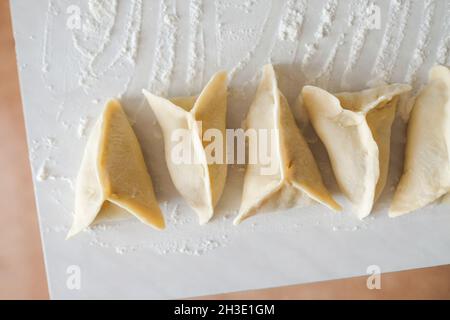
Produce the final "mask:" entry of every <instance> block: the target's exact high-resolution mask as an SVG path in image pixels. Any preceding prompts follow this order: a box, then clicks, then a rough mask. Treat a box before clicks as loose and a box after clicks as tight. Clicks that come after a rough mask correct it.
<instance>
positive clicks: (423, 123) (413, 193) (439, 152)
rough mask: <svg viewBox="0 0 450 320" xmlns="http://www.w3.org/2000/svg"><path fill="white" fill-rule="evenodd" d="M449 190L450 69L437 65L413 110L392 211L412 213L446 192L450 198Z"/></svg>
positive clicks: (398, 214) (390, 213)
mask: <svg viewBox="0 0 450 320" xmlns="http://www.w3.org/2000/svg"><path fill="white" fill-rule="evenodd" d="M449 192H450V70H449V69H448V68H446V67H443V66H435V67H433V68H432V69H431V71H430V75H429V83H428V84H427V85H426V86H425V88H424V89H423V90H422V91H421V93H420V94H419V96H418V97H417V100H416V102H415V104H414V107H413V109H412V111H411V116H410V119H409V122H408V129H407V140H406V150H405V164H404V168H403V175H402V177H401V178H400V182H399V184H398V187H397V190H396V192H395V195H394V199H393V202H392V205H391V208H390V212H389V215H390V216H391V217H396V216H400V215H403V214H406V213H409V212H411V211H414V210H417V209H420V208H422V207H424V206H426V205H428V204H430V203H431V202H433V201H435V200H438V199H439V198H441V197H443V196H444V199H443V200H444V202H445V201H446V199H447V201H448V198H449V195H448V194H449ZM445 195H447V196H446V197H445Z"/></svg>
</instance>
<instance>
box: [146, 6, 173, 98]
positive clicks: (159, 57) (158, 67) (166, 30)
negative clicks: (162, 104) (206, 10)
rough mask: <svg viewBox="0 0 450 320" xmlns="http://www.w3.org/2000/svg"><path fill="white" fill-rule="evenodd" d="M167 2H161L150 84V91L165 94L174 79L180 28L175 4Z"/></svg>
mask: <svg viewBox="0 0 450 320" xmlns="http://www.w3.org/2000/svg"><path fill="white" fill-rule="evenodd" d="M167 2H168V1H167V0H162V1H161V4H160V14H159V22H158V26H159V33H158V39H157V43H156V49H155V50H156V51H155V56H154V58H153V67H152V73H151V77H150V84H149V89H150V92H152V93H154V94H158V95H163V96H165V95H167V93H168V91H169V87H170V81H171V79H172V72H173V68H174V65H175V45H176V40H177V39H176V33H177V29H178V17H177V15H176V11H175V6H174V5H173V6H170V7H169V6H168V4H167Z"/></svg>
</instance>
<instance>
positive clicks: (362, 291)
mask: <svg viewBox="0 0 450 320" xmlns="http://www.w3.org/2000/svg"><path fill="white" fill-rule="evenodd" d="M3 12H4V11H3ZM3 21H4V20H3ZM2 30H3V29H2ZM5 34H6V33H5ZM16 36H17V34H16ZM2 50H4V49H3V48H2ZM5 54H7V51H6V50H5ZM10 54H11V53H10ZM20 65H21V64H20V61H19V66H20ZM2 67H6V64H5V66H4V65H2ZM9 67H10V69H9V72H10V73H14V70H13V68H11V64H9ZM5 74H6V73H5ZM2 89H3V88H2ZM13 92H14V91H13ZM15 92H17V89H16V91H15ZM16 100H17V98H16ZM17 104H18V101H17ZM17 104H16V106H17ZM5 105H8V106H10V107H9V108H8V110H14V108H13V107H11V101H8V104H5ZM2 106H3V104H2ZM5 110H6V109H5ZM2 111H3V110H2ZM5 112H6V111H5ZM15 112H17V108H16V111H15ZM15 128H17V126H16V127H15ZM19 128H20V127H19ZM2 133H3V132H2ZM22 134H23V133H22ZM19 137H20V136H19ZM22 139H23V136H22ZM4 140H5V139H4ZM11 140H13V139H11ZM18 140H20V138H19V139H18ZM17 145H20V143H15V144H14V146H15V147H16V148H17ZM22 146H23V140H22ZM5 148H7V147H5ZM22 151H23V149H22ZM8 154H9V153H8ZM22 158H23V154H22ZM2 160H3V159H2ZM10 165H11V164H10ZM14 165H15V168H21V170H20V171H21V172H22V174H23V172H24V171H26V170H23V168H24V167H26V166H25V165H24V164H23V163H22V166H20V163H19V162H17V161H14ZM37 169H39V168H35V172H36V171H38V170H37ZM16 170H17V169H16ZM8 172H14V171H13V170H8ZM10 176H11V175H10ZM14 177H16V176H14ZM28 178H29V177H28ZM14 180H18V179H17V178H16V179H14ZM15 183H17V181H15ZM9 188H11V186H9ZM24 189H26V188H24ZM28 190H30V187H29V186H28ZM2 194H6V192H5V193H2ZM14 196H15V197H17V194H15V195H14ZM4 199H6V197H5V198H4ZM24 203H28V204H30V201H28V202H25V201H24ZM16 210H17V211H21V212H23V211H28V210H24V209H16ZM4 211H11V209H8V210H4ZM437 217H438V218H436V217H435V219H434V221H435V222H436V221H437V222H442V220H440V219H441V218H442V217H440V216H439V215H437ZM436 219H437V220H436ZM442 219H445V217H444V218H442ZM27 221H28V220H27ZM421 221H422V220H420V218H419V223H421ZM413 222H414V220H409V224H411V223H413ZM41 224H42V221H41ZM32 226H33V225H32V224H31V227H30V229H32ZM56 226H57V225H56ZM42 227H43V226H42V225H41V228H42ZM44 227H45V226H44ZM48 227H51V225H50V226H47V228H48ZM326 227H327V228H328V229H329V227H330V225H327V226H326ZM316 229H320V227H319V228H315V229H314V232H317V230H316ZM328 229H326V230H325V231H324V232H327V231H330V230H328ZM23 230H24V229H21V232H23ZM34 230H35V229H34ZM369 230H370V229H369ZM52 231H54V230H52ZM52 231H49V232H48V233H47V235H46V234H45V233H44V239H45V237H47V238H50V235H53V236H54V238H56V240H55V239H52V241H53V243H57V242H56V241H61V239H60V238H62V236H61V234H60V233H61V232H58V231H56V232H52ZM344 231H345V230H344ZM35 232H36V230H35ZM256 232H258V230H256ZM319 232H320V231H319ZM262 233H264V232H262ZM306 233H308V232H306ZM369 233H370V231H369ZM55 234H56V236H55ZM419 234H420V231H419ZM420 235H423V238H422V239H424V241H425V242H426V241H427V238H426V233H425V232H423V233H422V234H420ZM347 236H348V235H347ZM30 237H31V238H32V235H30ZM446 241H447V240H446ZM444 244H447V248H448V243H444ZM34 246H35V247H36V246H37V242H36V241H34ZM94 248H96V247H94ZM444 248H445V246H444ZM35 249H36V248H35ZM97 249H98V248H97ZM97 249H95V250H97ZM30 250H31V249H30ZM36 251H37V250H36ZM36 251H35V252H36ZM100 251H102V252H103V253H102V254H104V253H105V252H107V253H108V252H109V251H108V248H100ZM96 254H98V252H96ZM108 254H109V253H108ZM132 255H133V254H132ZM125 256H126V257H127V256H128V257H129V255H125ZM425 256H426V253H425ZM410 257H411V256H410ZM66 258H67V256H66ZM425 258H429V257H425ZM444 258H445V257H444ZM121 259H122V258H121ZM127 259H129V258H127ZM134 259H136V257H134ZM196 259H197V258H196ZM425 260H427V259H424V260H421V262H419V263H417V262H413V263H411V261H407V262H409V264H410V265H412V267H417V266H420V264H423V265H427V264H428V263H427V262H425ZM11 261H14V260H11ZM33 261H35V260H33ZM38 261H39V260H38ZM435 261H439V260H435ZM447 262H448V260H447ZM47 263H51V261H50V262H49V260H47ZM194 263H196V262H194ZM433 263H434V262H431V264H433ZM442 263H445V260H443V262H442ZM34 264H37V263H34ZM363 264H364V263H363ZM428 265H429V264H428ZM41 266H42V264H41ZM394 269H395V267H394ZM382 270H383V271H384V270H386V271H390V268H389V267H388V268H384V269H382ZM41 271H42V270H41ZM364 271H365V270H363V271H361V272H359V273H360V274H362V273H364ZM16 272H18V271H16ZM421 272H422V273H421ZM403 274H404V275H405V276H404V279H410V278H411V277H413V279H416V278H417V277H416V275H418V274H420V275H423V274H429V276H428V280H430V279H442V277H445V276H447V277H448V269H446V268H441V269H436V268H433V269H432V270H428V271H412V272H409V273H403ZM407 274H408V275H407ZM2 275H3V273H2ZM34 275H35V274H34ZM341 276H345V275H341ZM38 278H39V277H36V279H38ZM396 278H397V280H395V279H396ZM419 278H420V277H419ZM425 278H427V276H424V278H423V279H425ZM385 279H386V280H389V282H387V283H396V284H397V285H398V284H402V281H401V280H400V279H402V276H400V275H395V274H390V275H386V278H385ZM318 280H319V279H318ZM346 281H347V282H345V281H344V280H341V281H334V282H333V283H329V284H328V290H324V289H326V288H327V284H325V283H321V284H313V285H304V286H296V287H290V288H284V289H271V290H269V291H266V294H268V295H269V296H270V295H272V296H277V297H286V296H291V297H314V294H316V297H327V296H328V297H333V294H335V297H345V296H346V295H351V294H352V293H348V292H347V293H342V292H341V293H340V295H339V293H337V291H338V290H333V289H332V288H333V285H334V286H335V288H337V287H341V288H342V286H343V285H344V286H349V287H354V288H355V290H354V291H353V294H355V296H360V297H364V296H366V297H367V296H382V295H383V293H381V292H374V291H368V290H367V289H366V288H365V279H364V278H360V279H358V278H357V279H353V280H346ZM396 281H397V282H396ZM409 281H410V280H409ZM436 282H437V283H439V281H436ZM440 282H441V283H442V280H441V281H440ZM432 283H433V281H431V282H430V283H429V284H432ZM443 283H448V281H444V282H443ZM436 286H438V285H436ZM436 286H434V288H436ZM394 287H396V286H394ZM398 287H400V288H401V285H400V286H398ZM302 288H304V290H303V291H302ZM358 288H359V289H358ZM441 288H442V290H441V291H439V290H435V294H437V296H438V297H439V296H440V297H444V296H445V294H448V285H447V286H442V287H441ZM391 289H392V287H391ZM213 290H214V289H213ZM219 290H220V289H219ZM358 290H359V291H358ZM394 291H395V290H394ZM302 292H303V293H302ZM319 292H321V294H319ZM350 292H352V291H350ZM384 292H389V286H388V290H386V291H384ZM396 292H397V294H398V295H399V294H400V292H403V293H401V294H402V295H403V296H404V297H408V296H411V295H413V293H411V291H408V293H406V292H405V291H401V289H400V290H399V291H396ZM412 292H414V291H412ZM424 292H426V290H425V291H424ZM259 294H263V293H256V295H259ZM385 294H386V293H385ZM391 294H392V291H391ZM422 294H423V292H422ZM247 295H248V296H255V294H252V293H250V294H249V293H247ZM394 295H395V294H394ZM387 296H389V294H388V295H387ZM56 297H64V295H62V296H60V295H57V296H56ZM237 297H242V295H237Z"/></svg>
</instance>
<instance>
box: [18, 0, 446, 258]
mask: <svg viewBox="0 0 450 320" xmlns="http://www.w3.org/2000/svg"><path fill="white" fill-rule="evenodd" d="M62 3H64V4H67V5H68V4H70V1H66V2H63V1H62V2H55V1H53V0H50V1H49V2H48V9H47V17H46V21H47V22H46V25H45V29H44V30H43V31H44V32H43V33H44V36H43V39H42V45H43V52H42V61H40V62H39V63H40V64H41V65H40V67H41V71H42V74H43V77H44V79H46V81H47V80H48V79H47V78H48V76H49V75H50V73H51V72H52V71H53V70H54V66H53V65H52V54H54V52H55V50H56V49H55V43H54V42H53V31H54V29H55V28H63V27H64V26H63V25H59V23H61V21H64V19H57V17H58V15H61V14H62V13H64V12H65V7H64V5H63V4H62ZM377 4H378V2H377V1H375V0H373V1H371V0H351V1H339V0H325V1H312V0H299V1H294V0H286V1H267V2H265V1H263V0H247V1H238V0H227V1H211V2H210V1H206V0H189V1H179V2H177V1H172V0H160V1H159V2H158V3H157V5H158V6H159V7H155V8H153V7H151V9H157V11H158V16H157V15H156V12H155V17H156V18H157V19H149V18H148V17H146V16H143V6H144V5H147V2H145V1H142V0H132V1H126V2H125V1H118V0H89V1H86V2H82V11H81V12H82V21H83V24H82V28H81V29H75V30H71V31H70V33H69V35H70V38H69V41H68V44H67V48H65V50H67V52H71V53H70V54H71V55H73V56H74V57H75V58H76V59H77V60H76V61H77V62H78V64H79V70H78V71H79V74H78V76H79V85H80V86H81V87H83V88H84V89H86V90H85V92H84V95H85V96H82V97H81V98H80V100H82V98H85V100H82V101H84V102H80V101H76V103H75V102H74V103H71V102H70V101H69V102H68V101H64V102H63V101H59V104H60V105H63V106H64V107H63V108H60V110H59V111H58V114H57V115H55V119H56V122H57V123H56V124H57V125H58V126H59V127H63V128H65V129H64V136H61V137H60V136H58V139H60V138H61V139H63V138H64V140H61V141H64V144H63V143H57V142H58V141H56V140H54V138H44V139H38V140H36V141H32V143H31V146H30V149H31V150H30V154H31V155H32V160H33V161H34V162H35V163H36V164H37V165H36V167H35V168H37V170H36V171H35V172H36V177H35V178H36V180H37V181H38V182H39V183H40V185H47V186H50V187H53V189H52V190H56V191H58V187H59V185H58V183H66V184H69V186H70V187H71V188H73V184H74V182H73V181H72V180H73V179H72V178H69V177H71V176H73V174H65V173H64V172H63V171H62V170H61V169H60V168H59V167H58V166H56V165H55V164H54V163H53V162H52V157H53V154H57V153H58V152H59V153H61V154H63V153H67V152H68V151H69V149H70V148H71V145H70V143H69V144H67V141H69V139H73V140H72V141H73V142H74V144H77V145H81V146H83V145H84V143H85V141H86V139H85V138H86V137H87V136H88V135H89V133H90V127H92V126H91V124H92V122H93V121H94V120H95V119H94V117H93V115H92V114H84V113H83V110H82V109H81V108H79V106H80V105H89V106H91V107H92V109H95V110H97V111H98V108H99V107H100V106H99V104H100V101H101V100H103V98H102V99H100V98H99V97H102V94H101V93H99V92H94V91H93V90H92V89H94V88H95V86H94V84H97V83H100V82H103V80H104V82H105V83H108V84H109V81H120V82H121V88H123V92H119V95H120V94H122V93H129V94H130V96H131V95H133V94H134V92H140V90H141V89H142V88H143V87H146V88H149V89H150V90H151V91H152V92H153V93H156V94H160V95H164V96H166V95H167V94H168V92H169V91H170V89H171V83H172V82H173V81H175V80H176V81H182V82H183V83H186V91H187V92H189V93H196V92H198V91H199V90H200V89H201V88H202V86H203V85H204V84H205V83H204V82H205V74H209V73H213V72H215V71H217V70H209V69H210V68H211V67H208V63H209V62H210V61H211V58H212V59H215V58H216V57H217V63H214V64H210V65H215V66H216V65H217V66H218V67H219V68H225V67H227V68H228V69H229V70H230V72H229V76H230V79H231V80H232V79H233V77H235V76H238V75H239V77H241V78H242V80H243V81H242V83H243V85H241V86H239V87H238V88H235V87H233V84H234V83H233V82H232V88H231V89H230V91H231V94H230V99H229V100H230V101H231V102H230V108H229V110H231V111H230V113H233V114H232V115H231V116H232V117H233V118H236V119H239V120H242V119H243V117H244V112H245V110H246V108H247V107H248V106H247V105H245V104H244V103H243V101H249V100H251V98H252V97H251V96H249V95H248V92H249V91H250V90H247V89H248V88H250V87H252V86H255V83H256V82H257V81H255V79H256V80H257V74H258V72H259V68H260V66H262V65H263V64H265V63H267V61H270V59H271V58H273V57H272V55H275V56H276V61H280V64H284V65H287V67H286V69H288V70H289V71H290V72H292V70H300V71H301V72H304V69H305V68H309V67H310V65H315V64H317V65H318V68H317V69H314V68H311V69H314V72H311V74H308V73H305V74H304V75H303V74H302V76H304V78H302V79H301V80H302V81H303V82H305V83H312V84H316V85H318V86H321V87H324V88H327V87H334V86H336V87H338V86H343V87H345V88H346V89H349V90H351V89H352V88H351V85H350V81H349V80H350V79H352V77H354V76H355V75H358V74H359V73H360V71H359V70H358V65H360V64H368V65H367V66H368V68H369V69H368V70H369V72H368V76H370V77H372V78H375V80H376V81H378V80H379V81H386V82H389V81H391V78H392V75H393V74H394V72H395V74H397V73H401V72H400V71H403V73H401V75H402V76H403V77H404V79H405V81H407V82H417V83H419V80H421V79H419V78H418V74H419V73H420V71H421V68H422V67H423V66H424V64H425V62H427V63H428V61H425V60H426V59H436V61H437V62H439V63H441V64H448V63H449V51H450V49H449V46H450V40H449V39H450V38H449V32H450V30H449V21H448V19H446V21H445V22H444V24H443V25H442V34H441V35H439V37H438V38H434V37H432V34H431V33H432V27H433V19H434V17H435V16H436V12H438V11H439V10H437V9H436V8H437V6H436V4H437V2H436V1H433V0H426V1H425V2H424V3H423V4H420V5H421V6H423V11H421V12H420V14H419V16H420V17H421V18H420V21H412V20H413V19H410V17H411V11H412V10H413V9H414V8H415V7H414V6H417V5H418V4H416V3H415V2H413V1H412V0H392V1H390V2H389V3H388V6H387V7H388V8H389V12H387V11H386V10H385V11H384V12H383V21H384V23H383V25H382V27H381V30H377V32H378V33H379V40H380V45H379V50H378V52H375V53H374V54H373V55H374V58H375V59H374V61H367V59H366V54H367V50H368V48H367V46H366V44H367V43H368V39H371V37H372V33H371V28H370V26H369V25H368V15H369V14H370V10H368V8H370V7H371V6H374V5H377ZM319 6H320V7H319ZM179 8H181V9H183V10H182V11H181V10H180V12H178V9H179ZM338 8H339V16H341V14H342V16H344V17H345V19H346V21H345V22H346V25H345V26H344V28H345V29H344V31H342V33H339V34H335V33H333V31H334V26H335V25H338V22H339V21H337V18H338ZM341 9H342V10H341ZM344 10H345V12H344ZM415 10H417V8H416V9H415ZM446 10H447V11H449V10H450V5H447V7H446ZM310 11H311V12H312V13H314V14H310ZM341 11H343V12H341ZM250 15H254V16H257V17H258V19H246V17H250ZM183 19H186V21H184V20H183ZM150 20H151V21H150ZM185 22H186V23H185ZM207 22H209V24H208V23H207ZM143 26H145V28H150V29H151V30H152V32H154V33H155V39H154V43H152V46H151V49H152V50H153V51H151V52H150V50H149V49H148V48H144V47H145V46H142V48H140V46H139V42H140V41H139V38H140V34H141V28H142V27H143ZM182 26H186V27H187V28H188V29H189V30H183V31H186V33H185V34H186V35H187V36H189V39H188V41H185V43H186V46H185V47H184V48H181V49H180V50H179V47H182V46H183V45H182V41H181V40H180V41H178V40H179V39H178V37H179V31H180V28H181V27H182ZM410 27H415V29H414V30H416V29H417V30H418V33H417V36H416V37H415V38H414V39H415V42H414V50H412V52H408V53H407V54H406V56H407V58H408V60H407V61H406V63H404V64H405V65H406V68H404V69H405V70H403V69H401V70H398V65H399V61H398V60H399V58H400V57H402V58H404V57H405V54H404V53H402V54H400V52H401V50H402V45H403V42H404V40H405V39H406V38H407V37H406V36H407V32H408V30H409V28H410ZM308 28H310V29H311V30H309V29H308ZM305 30H308V32H310V35H311V37H308V36H309V34H307V33H306V31H305ZM209 33H211V34H209ZM211 35H212V36H211ZM211 38H214V39H213V40H214V41H212V40H211ZM208 39H209V42H208ZM306 39H308V40H306ZM346 43H348V44H349V45H348V46H345V44H346ZM210 45H211V46H214V48H210V47H208V46H210ZM431 46H434V47H435V48H437V49H438V50H437V52H436V54H435V56H434V55H430V52H429V49H430V47H431ZM303 47H304V52H301V51H300V50H302V49H303ZM322 47H323V48H324V49H326V52H325V54H323V52H321V51H322ZM299 48H300V50H299ZM71 50H72V51H71ZM297 50H299V51H298V52H297ZM233 53H237V54H235V55H233ZM343 53H345V54H343ZM141 54H142V55H143V56H144V57H148V58H146V59H137V56H138V55H139V56H141ZM322 56H323V58H322V59H321V61H316V60H318V58H319V57H322ZM181 58H185V60H183V62H180V61H181ZM140 60H146V62H147V63H148V68H141V67H142V66H141V65H137V64H139V63H140ZM184 62H186V69H185V70H186V73H182V72H178V70H177V72H174V70H175V69H176V68H177V66H178V65H179V64H178V63H180V64H182V63H184ZM340 64H342V68H338V66H340ZM146 66H147V65H146ZM183 66H184V65H183ZM302 67H305V68H302ZM24 68H25V66H24ZM27 68H29V66H27ZM282 69H283V68H281V67H280V68H279V70H280V76H283V74H281V73H282V72H283V71H282ZM291 69H292V70H291ZM244 71H246V72H244ZM300 71H299V72H300ZM139 72H143V73H145V74H144V75H143V76H142V78H145V80H144V81H142V82H145V81H147V80H149V81H148V83H140V82H139V81H137V83H134V80H133V81H132V82H130V79H131V78H132V77H133V76H134V75H135V74H137V73H139ZM277 72H278V68H277ZM179 74H182V77H183V79H175V77H176V76H177V75H179ZM248 74H251V75H250V76H249V75H248ZM294 78H295V77H294ZM288 80H289V82H291V83H290V86H291V87H294V88H298V89H297V91H296V92H295V95H298V92H299V91H300V88H301V85H302V84H304V83H303V82H301V81H299V80H298V79H296V78H295V79H293V80H291V79H290V78H289V79H288ZM130 83H131V84H130ZM239 83H241V82H239ZM54 85H55V84H54V83H50V82H48V85H47V88H48V89H49V90H54V89H53V87H54ZM132 85H134V86H135V87H133V86H132ZM88 89H91V90H88ZM94 94H95V95H94ZM81 95H83V93H81ZM130 108H133V105H132V104H131V105H130ZM67 110H70V111H71V112H76V114H77V119H76V120H75V121H69V119H68V118H65V112H66V111H67ZM144 111H147V110H143V112H142V114H140V115H144V114H145V113H146V112H144ZM236 112H239V114H236ZM149 119H150V120H149V121H151V120H153V121H151V122H148V123H151V124H152V125H151V126H150V127H151V129H152V130H151V131H150V132H149V131H148V128H142V127H141V128H138V129H139V130H136V132H137V134H138V135H139V133H141V135H140V136H138V138H139V140H140V141H141V143H142V147H143V149H144V154H146V153H159V154H161V155H162V154H163V151H162V150H159V149H154V148H155V146H154V145H151V143H149V142H148V140H147V138H148V137H152V140H151V142H154V141H160V140H161V139H162V137H161V136H160V135H161V133H160V131H159V130H153V128H154V127H155V126H157V123H156V122H155V121H154V119H153V118H150V117H149ZM71 120H73V118H71ZM142 123H147V122H145V121H142ZM148 123H147V124H148ZM139 125H142V124H139V123H137V124H136V126H139ZM69 129H70V130H69ZM142 132H145V133H146V134H147V132H148V136H142ZM56 149H58V150H56ZM56 151H58V152H56ZM80 154H81V153H80ZM146 161H147V164H148V165H149V167H151V168H152V167H153V166H154V163H152V162H151V161H149V159H147V158H146ZM72 166H75V164H72ZM322 167H323V166H322ZM159 169H161V168H159ZM242 169H243V168H238V169H237V168H234V167H233V168H230V179H231V180H233V179H234V178H235V177H237V176H242V175H243V171H242ZM70 170H71V171H70V172H76V170H77V168H75V167H74V168H70ZM159 171H160V170H155V171H152V170H151V174H152V175H153V174H156V175H158V174H159V173H160V172H159ZM326 175H332V172H331V171H330V172H328V173H327V174H326ZM159 178H160V177H159ZM154 180H155V181H159V180H160V179H158V180H157V179H154ZM160 187H161V186H158V185H155V189H156V190H157V191H158V190H159V189H160ZM231 189H232V188H231ZM236 189H237V188H236ZM161 190H164V188H163V187H161ZM56 191H55V192H53V193H52V197H53V200H54V203H55V204H56V206H57V208H56V209H55V211H58V212H60V211H63V212H64V213H65V214H66V216H64V219H65V220H66V221H65V222H64V224H61V225H45V226H44V232H45V233H58V234H59V233H61V235H64V233H66V232H67V225H68V224H69V223H70V221H71V220H70V219H71V218H72V216H71V215H70V212H71V210H70V208H71V206H70V205H69V203H71V202H68V201H67V195H64V194H63V193H61V192H56ZM158 192H159V191H158ZM390 192H391V193H392V190H390ZM159 196H160V195H159V194H158V197H159ZM164 196H165V197H160V198H162V199H166V201H162V202H161V204H160V206H161V209H162V211H163V212H164V217H165V219H166V222H167V229H166V230H165V231H163V232H158V231H155V230H153V229H151V228H149V227H148V226H145V225H143V224H142V223H140V222H139V221H138V220H136V219H134V218H132V217H131V218H130V219H129V220H123V221H109V222H101V223H99V224H96V225H94V226H92V227H91V228H89V229H88V230H87V231H86V233H85V236H87V237H88V239H89V244H90V245H92V246H96V247H101V248H104V249H105V250H111V251H112V252H114V253H116V254H118V255H125V254H132V253H137V252H140V251H150V252H153V253H156V254H159V255H172V254H183V255H190V256H201V255H204V254H208V253H211V252H213V251H216V250H220V249H221V248H225V247H228V246H232V245H236V244H237V243H238V241H239V239H241V238H240V237H241V236H242V234H246V233H260V232H261V233H267V234H273V233H283V234H286V233H292V234H297V233H300V232H307V231H309V230H310V229H313V230H316V229H317V230H321V231H324V232H328V231H334V232H336V233H339V232H359V231H363V230H367V229H369V228H371V227H372V226H373V225H374V224H376V223H377V221H376V220H377V219H375V218H374V217H370V218H369V219H367V220H365V221H359V220H357V219H354V218H353V216H352V215H350V214H348V213H347V212H346V213H344V214H340V215H334V214H330V213H328V212H326V211H325V210H323V208H322V207H321V206H319V205H313V206H311V207H308V208H305V209H290V210H287V211H283V212H280V213H276V214H275V213H274V214H268V215H257V216H255V217H253V218H252V219H251V220H249V221H246V222H244V223H243V224H242V225H239V226H237V227H235V226H233V225H232V220H233V218H234V217H235V216H236V215H237V210H238V208H239V204H238V203H235V202H237V200H239V199H237V200H236V199H234V198H236V197H234V198H233V199H231V198H232V197H230V196H229V194H227V193H225V194H224V197H223V198H224V199H222V200H221V201H220V202H219V207H220V208H219V209H218V210H217V214H216V215H215V216H214V218H213V219H212V221H211V222H210V223H208V224H207V225H206V226H199V225H198V221H197V218H196V215H195V213H194V212H193V211H192V210H191V209H190V208H189V207H188V206H187V205H186V203H184V202H183V201H182V200H180V199H179V197H178V195H177V194H172V195H170V196H167V195H165V194H164ZM238 198H239V197H238ZM230 199H231V200H230ZM340 201H341V202H342V203H345V201H344V200H342V199H340ZM229 202H233V204H232V205H231V204H229ZM378 204H379V205H380V206H381V207H382V208H383V209H385V207H386V205H387V201H386V200H383V201H380V202H379V203H378ZM224 208H226V209H224ZM59 209H62V210H59ZM380 210H381V209H380ZM58 221H60V220H58Z"/></svg>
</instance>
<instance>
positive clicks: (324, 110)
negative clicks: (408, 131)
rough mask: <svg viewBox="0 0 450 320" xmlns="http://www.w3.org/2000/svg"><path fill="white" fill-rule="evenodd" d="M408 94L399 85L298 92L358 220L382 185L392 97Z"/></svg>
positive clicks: (393, 103) (393, 104) (392, 114)
mask: <svg viewBox="0 0 450 320" xmlns="http://www.w3.org/2000/svg"><path fill="white" fill-rule="evenodd" d="M409 90H411V87H410V86H408V85H403V84H392V85H386V86H382V87H379V88H374V89H368V90H364V91H361V92H354V93H348V92H344V93H338V94H335V95H332V94H330V93H328V92H327V91H325V90H323V89H320V88H317V87H313V86H306V87H304V88H303V90H302V96H303V102H304V104H305V107H306V109H307V110H308V114H309V117H310V119H311V123H312V125H313V127H314V129H315V131H316V132H317V135H318V136H319V138H320V139H321V140H322V142H323V144H324V145H325V148H326V149H327V152H328V155H329V158H330V161H331V166H332V168H333V171H334V174H335V176H336V180H337V183H338V185H339V187H340V189H341V190H342V192H343V193H344V194H345V196H346V197H347V198H348V199H349V200H350V202H351V203H352V204H353V206H354V210H355V212H356V214H357V216H358V217H359V218H360V219H362V218H364V217H366V216H368V215H369V214H370V212H371V210H372V207H373V204H374V202H375V201H376V200H377V198H378V197H379V195H380V194H381V192H382V191H383V189H384V186H385V184H386V179H387V175H388V168H389V154H390V137H391V126H392V123H393V121H394V118H395V112H396V105H397V101H398V96H399V95H400V94H402V93H404V92H407V91H409Z"/></svg>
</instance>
